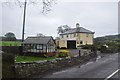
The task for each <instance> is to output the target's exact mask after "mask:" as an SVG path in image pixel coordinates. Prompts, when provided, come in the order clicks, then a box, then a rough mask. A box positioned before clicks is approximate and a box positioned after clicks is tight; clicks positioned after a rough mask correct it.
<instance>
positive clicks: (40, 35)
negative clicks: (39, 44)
mask: <svg viewBox="0 0 120 80" xmlns="http://www.w3.org/2000/svg"><path fill="white" fill-rule="evenodd" d="M44 36H45V35H43V34H42V33H38V34H37V37H44Z"/></svg>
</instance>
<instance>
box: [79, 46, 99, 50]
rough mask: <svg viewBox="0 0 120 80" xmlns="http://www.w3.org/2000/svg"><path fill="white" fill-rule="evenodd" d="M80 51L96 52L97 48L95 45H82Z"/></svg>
mask: <svg viewBox="0 0 120 80" xmlns="http://www.w3.org/2000/svg"><path fill="white" fill-rule="evenodd" d="M81 48H82V49H89V50H91V51H97V50H98V49H97V47H96V46H95V45H82V46H81Z"/></svg>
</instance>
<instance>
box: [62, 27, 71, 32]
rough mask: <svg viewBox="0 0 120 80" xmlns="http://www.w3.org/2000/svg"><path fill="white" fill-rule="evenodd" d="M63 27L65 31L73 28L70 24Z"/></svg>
mask: <svg viewBox="0 0 120 80" xmlns="http://www.w3.org/2000/svg"><path fill="white" fill-rule="evenodd" d="M62 27H63V28H64V32H65V31H68V30H70V29H71V28H70V27H69V26H68V25H63V26H62Z"/></svg>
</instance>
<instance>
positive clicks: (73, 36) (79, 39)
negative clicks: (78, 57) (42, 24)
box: [56, 23, 94, 49]
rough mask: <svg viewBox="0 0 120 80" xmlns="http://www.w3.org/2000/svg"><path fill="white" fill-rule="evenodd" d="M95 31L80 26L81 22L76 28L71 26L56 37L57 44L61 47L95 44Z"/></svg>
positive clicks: (73, 47) (71, 47)
mask: <svg viewBox="0 0 120 80" xmlns="http://www.w3.org/2000/svg"><path fill="white" fill-rule="evenodd" d="M93 38H94V32H92V31H90V30H87V29H85V28H83V27H80V25H79V23H77V24H76V28H70V29H69V30H67V31H64V32H62V33H61V34H59V38H58V39H56V45H57V47H59V48H67V49H75V48H80V46H81V45H86V44H87V45H93Z"/></svg>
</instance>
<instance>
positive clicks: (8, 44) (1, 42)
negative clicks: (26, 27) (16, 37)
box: [0, 41, 21, 46]
mask: <svg viewBox="0 0 120 80" xmlns="http://www.w3.org/2000/svg"><path fill="white" fill-rule="evenodd" d="M20 45H21V42H16V41H0V46H20Z"/></svg>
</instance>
